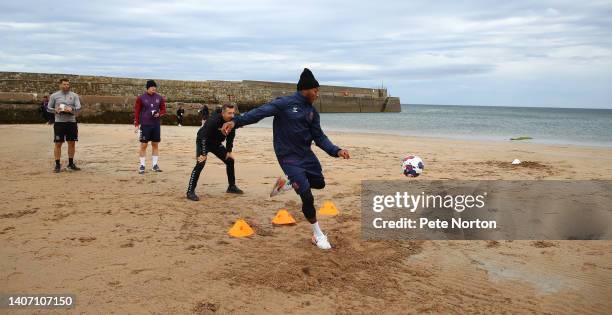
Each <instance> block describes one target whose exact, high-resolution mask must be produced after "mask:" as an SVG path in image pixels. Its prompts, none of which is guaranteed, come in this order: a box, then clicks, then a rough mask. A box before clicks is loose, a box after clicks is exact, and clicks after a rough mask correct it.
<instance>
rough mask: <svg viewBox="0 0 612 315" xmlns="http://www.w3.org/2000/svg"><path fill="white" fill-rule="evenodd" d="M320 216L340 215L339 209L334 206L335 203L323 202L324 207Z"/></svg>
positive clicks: (320, 210)
mask: <svg viewBox="0 0 612 315" xmlns="http://www.w3.org/2000/svg"><path fill="white" fill-rule="evenodd" d="M319 214H321V215H338V208H336V205H334V203H333V202H331V201H329V200H327V201H325V202H323V207H321V209H319Z"/></svg>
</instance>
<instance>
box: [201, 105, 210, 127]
mask: <svg viewBox="0 0 612 315" xmlns="http://www.w3.org/2000/svg"><path fill="white" fill-rule="evenodd" d="M198 112H199V113H200V116H202V126H204V122H205V121H206V119H208V115H209V113H208V106H206V104H204V105H202V108H200V110H199V111H198Z"/></svg>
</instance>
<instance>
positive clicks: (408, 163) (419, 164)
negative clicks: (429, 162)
mask: <svg viewBox="0 0 612 315" xmlns="http://www.w3.org/2000/svg"><path fill="white" fill-rule="evenodd" d="M423 169H425V164H424V163H423V160H422V159H421V158H420V157H418V156H416V155H409V156H407V157H405V158H404V160H403V161H402V172H403V173H404V175H406V176H407V177H417V176H419V175H421V173H423Z"/></svg>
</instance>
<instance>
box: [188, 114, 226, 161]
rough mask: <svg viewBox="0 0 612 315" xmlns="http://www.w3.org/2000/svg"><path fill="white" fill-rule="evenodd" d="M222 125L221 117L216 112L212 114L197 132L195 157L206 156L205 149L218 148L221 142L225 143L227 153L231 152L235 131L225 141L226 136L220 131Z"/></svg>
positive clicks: (206, 151) (206, 150)
mask: <svg viewBox="0 0 612 315" xmlns="http://www.w3.org/2000/svg"><path fill="white" fill-rule="evenodd" d="M223 123H225V121H224V120H223V116H222V115H221V113H220V112H217V111H215V112H213V114H212V116H211V117H210V118H209V119H207V120H206V122H205V123H204V126H202V127H201V128H200V130H198V136H197V137H196V156H200V155H205V154H207V153H208V149H207V148H214V147H217V146H220V145H221V143H222V142H223V141H225V147H226V149H227V152H232V148H233V147H234V137H235V136H236V129H233V130H232V132H230V133H229V134H228V135H227V139H226V136H225V135H224V134H223V133H221V130H220V129H221V126H223Z"/></svg>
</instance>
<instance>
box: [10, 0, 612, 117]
mask: <svg viewBox="0 0 612 315" xmlns="http://www.w3.org/2000/svg"><path fill="white" fill-rule="evenodd" d="M611 17H612V1H575V0H571V1H526V0H518V1H447V2H443V1H435V2H433V1H401V0H398V1H362V2H359V3H357V2H356V1H305V2H296V1H231V0H223V1H217V0H213V1H154V0H151V1H114V0H106V1H29V0H22V1H2V3H1V4H0V40H1V42H2V45H0V71H28V72H52V73H72V74H96V75H108V76H127V77H138V78H163V79H185V80H214V79H219V80H243V79H251V80H271V81H283V82H295V81H296V80H297V77H298V76H299V73H300V72H301V69H302V68H303V67H309V68H311V70H313V72H314V73H315V76H317V78H318V79H319V81H320V82H321V83H322V84H339V85H351V86H362V87H379V86H381V85H384V86H385V87H387V88H388V89H389V92H390V93H391V95H393V96H400V97H401V100H402V103H413V104H414V103H426V104H472V105H508V106H549V107H605V108H612V84H611V82H612V18H611Z"/></svg>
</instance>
